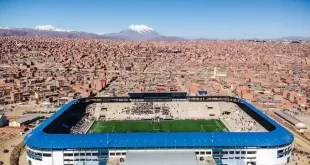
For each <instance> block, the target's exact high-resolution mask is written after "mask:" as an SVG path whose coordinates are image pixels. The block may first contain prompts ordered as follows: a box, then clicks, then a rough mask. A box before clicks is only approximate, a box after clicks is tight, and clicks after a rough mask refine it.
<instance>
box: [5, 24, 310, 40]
mask: <svg viewBox="0 0 310 165" xmlns="http://www.w3.org/2000/svg"><path fill="white" fill-rule="evenodd" d="M0 36H29V37H30V36H31V37H61V38H100V39H111V40H132V41H147V40H148V41H184V40H189V39H186V38H182V37H177V36H165V35H161V34H159V33H158V32H156V30H155V29H153V28H150V27H148V26H146V25H130V26H129V27H128V28H127V29H125V30H122V31H120V32H118V33H108V34H96V33H88V32H82V31H74V30H66V29H59V28H56V27H54V26H51V25H43V26H37V27H35V28H9V27H0ZM193 40H194V41H201V40H204V41H205V40H214V39H208V38H199V39H193ZM271 40H290V41H299V40H304V41H310V37H299V36H289V37H283V38H279V39H271Z"/></svg>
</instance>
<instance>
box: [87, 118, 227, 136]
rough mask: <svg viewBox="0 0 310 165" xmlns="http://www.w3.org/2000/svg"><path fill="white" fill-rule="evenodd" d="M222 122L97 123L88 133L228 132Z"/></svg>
mask: <svg viewBox="0 0 310 165" xmlns="http://www.w3.org/2000/svg"><path fill="white" fill-rule="evenodd" d="M227 131H229V130H228V129H227V128H226V126H225V125H224V124H223V123H222V122H221V121H220V120H161V121H159V122H157V121H150V120H126V121H97V122H95V123H94V124H93V125H92V126H91V128H90V129H89V131H88V133H127V132H227Z"/></svg>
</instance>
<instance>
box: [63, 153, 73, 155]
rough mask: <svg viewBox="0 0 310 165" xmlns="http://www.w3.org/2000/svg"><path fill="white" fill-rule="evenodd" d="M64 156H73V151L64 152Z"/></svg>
mask: <svg viewBox="0 0 310 165" xmlns="http://www.w3.org/2000/svg"><path fill="white" fill-rule="evenodd" d="M64 156H73V153H64Z"/></svg>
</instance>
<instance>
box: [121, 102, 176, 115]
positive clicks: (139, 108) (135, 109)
mask: <svg viewBox="0 0 310 165" xmlns="http://www.w3.org/2000/svg"><path fill="white" fill-rule="evenodd" d="M122 113H126V114H131V115H152V114H155V115H156V114H159V113H161V114H162V115H166V116H168V115H170V107H169V106H168V105H167V104H165V103H162V104H154V102H135V103H134V105H133V106H130V107H129V106H127V107H125V108H123V109H122Z"/></svg>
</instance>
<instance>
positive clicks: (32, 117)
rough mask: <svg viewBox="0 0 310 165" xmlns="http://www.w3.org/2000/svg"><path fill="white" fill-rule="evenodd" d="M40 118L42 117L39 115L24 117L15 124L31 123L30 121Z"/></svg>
mask: <svg viewBox="0 0 310 165" xmlns="http://www.w3.org/2000/svg"><path fill="white" fill-rule="evenodd" d="M38 117H40V116H39V115H37V114H33V115H28V116H24V117H21V118H19V119H17V120H16V121H15V122H17V123H20V124H22V123H24V122H26V121H30V120H33V119H35V118H38Z"/></svg>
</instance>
